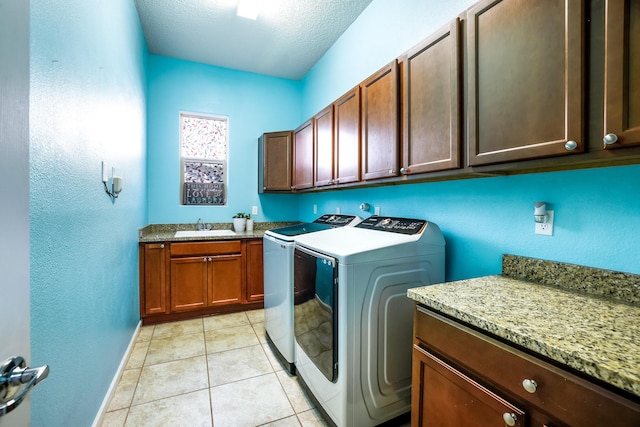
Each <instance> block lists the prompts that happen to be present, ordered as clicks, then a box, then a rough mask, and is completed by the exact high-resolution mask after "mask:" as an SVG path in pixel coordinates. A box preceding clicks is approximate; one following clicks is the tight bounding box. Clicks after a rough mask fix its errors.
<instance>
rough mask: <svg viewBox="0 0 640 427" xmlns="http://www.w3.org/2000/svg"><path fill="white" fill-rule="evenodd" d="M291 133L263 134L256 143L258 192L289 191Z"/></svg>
mask: <svg viewBox="0 0 640 427" xmlns="http://www.w3.org/2000/svg"><path fill="white" fill-rule="evenodd" d="M292 142H293V132H291V131H286V132H271V133H265V134H264V135H262V136H261V137H260V140H259V141H258V147H259V148H258V192H259V193H264V192H269V191H291V159H292V155H291V153H292V148H293V147H292Z"/></svg>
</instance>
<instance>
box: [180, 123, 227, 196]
mask: <svg viewBox="0 0 640 427" xmlns="http://www.w3.org/2000/svg"><path fill="white" fill-rule="evenodd" d="M183 117H189V118H198V119H210V120H219V121H225V122H226V127H227V130H226V141H225V145H226V150H225V151H226V156H225V159H215V158H200V157H187V156H183V155H182V138H183ZM229 122H230V120H229V116H225V115H221V114H209V113H197V112H193V111H180V112H179V114H178V128H179V134H178V157H179V171H178V173H179V175H180V177H179V186H180V192H179V197H180V200H179V203H180V206H211V207H225V206H228V203H229V200H228V196H227V195H228V194H229V191H228V190H229V140H230V137H229V134H230V123H229ZM188 162H197V163H220V164H222V167H223V170H224V177H223V188H224V201H223V203H222V204H186V203H184V184H185V163H188Z"/></svg>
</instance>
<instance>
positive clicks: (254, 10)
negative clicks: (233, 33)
mask: <svg viewBox="0 0 640 427" xmlns="http://www.w3.org/2000/svg"><path fill="white" fill-rule="evenodd" d="M260 2H261V0H240V1H239V2H238V16H241V17H243V18H247V19H254V20H255V19H256V18H257V17H258V13H259V12H260Z"/></svg>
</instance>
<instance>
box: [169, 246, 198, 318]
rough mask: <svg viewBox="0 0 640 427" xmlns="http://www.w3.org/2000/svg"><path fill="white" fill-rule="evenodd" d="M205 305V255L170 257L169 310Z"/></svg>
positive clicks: (188, 308) (181, 309)
mask: <svg viewBox="0 0 640 427" xmlns="http://www.w3.org/2000/svg"><path fill="white" fill-rule="evenodd" d="M206 305H207V257H204V256H198V257H185V258H171V311H188V310H194V309H197V308H203V307H206Z"/></svg>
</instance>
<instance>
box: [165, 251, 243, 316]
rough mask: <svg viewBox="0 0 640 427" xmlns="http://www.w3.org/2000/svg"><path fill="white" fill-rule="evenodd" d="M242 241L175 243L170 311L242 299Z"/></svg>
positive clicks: (235, 301) (172, 261)
mask: <svg viewBox="0 0 640 427" xmlns="http://www.w3.org/2000/svg"><path fill="white" fill-rule="evenodd" d="M243 261H244V259H243V256H242V243H241V242H240V240H230V241H224V242H196V243H173V244H172V245H171V262H170V269H171V311H174V312H177V311H184V310H194V309H198V308H204V307H211V306H215V305H224V304H233V303H241V302H242V283H243V279H244V271H243V270H244V269H243V268H242V267H243Z"/></svg>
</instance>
